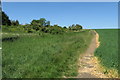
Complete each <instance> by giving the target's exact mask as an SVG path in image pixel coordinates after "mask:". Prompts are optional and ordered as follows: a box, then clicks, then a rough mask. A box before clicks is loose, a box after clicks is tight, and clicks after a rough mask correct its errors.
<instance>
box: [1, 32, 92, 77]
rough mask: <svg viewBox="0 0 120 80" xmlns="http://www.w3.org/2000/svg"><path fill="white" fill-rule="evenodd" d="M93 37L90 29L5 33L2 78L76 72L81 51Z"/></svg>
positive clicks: (68, 74)
mask: <svg viewBox="0 0 120 80" xmlns="http://www.w3.org/2000/svg"><path fill="white" fill-rule="evenodd" d="M92 37H93V34H92V33H91V31H89V30H87V31H82V32H70V33H64V34H58V35H51V34H43V35H42V36H39V35H19V36H15V35H14V37H12V34H6V35H4V34H3V43H2V47H3V49H2V57H3V59H2V70H3V74H2V75H3V78H39V77H40V78H41V77H43V78H44V77H45V78H57V77H62V76H64V75H65V76H76V75H77V70H78V66H77V60H78V58H79V55H80V54H81V53H83V52H84V51H85V50H86V48H87V47H88V45H89V43H90V41H91V39H92Z"/></svg>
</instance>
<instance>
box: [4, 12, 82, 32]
mask: <svg viewBox="0 0 120 80" xmlns="http://www.w3.org/2000/svg"><path fill="white" fill-rule="evenodd" d="M2 25H3V27H2V30H3V32H17V33H19V32H20V33H21V32H22V33H23V32H25V33H40V34H41V32H43V33H50V34H62V33H64V32H68V31H80V30H81V29H82V26H81V25H79V24H76V25H74V24H73V25H72V26H68V27H61V26H59V25H57V24H55V25H51V24H50V21H47V20H46V19H45V18H40V19H39V20H35V19H34V20H32V21H31V22H30V24H25V25H21V24H19V21H18V20H10V19H9V17H8V16H7V15H6V14H5V13H4V12H2Z"/></svg>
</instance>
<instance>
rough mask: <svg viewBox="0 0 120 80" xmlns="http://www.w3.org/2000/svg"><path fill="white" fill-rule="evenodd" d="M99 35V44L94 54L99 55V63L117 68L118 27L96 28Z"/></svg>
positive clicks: (110, 67)
mask: <svg viewBox="0 0 120 80" xmlns="http://www.w3.org/2000/svg"><path fill="white" fill-rule="evenodd" d="M96 31H97V32H98V34H99V36H100V39H99V41H100V46H99V48H97V49H96V52H95V56H97V57H99V59H100V61H101V64H102V65H103V66H105V67H107V68H109V69H112V68H113V69H117V70H118V29H97V30H96Z"/></svg>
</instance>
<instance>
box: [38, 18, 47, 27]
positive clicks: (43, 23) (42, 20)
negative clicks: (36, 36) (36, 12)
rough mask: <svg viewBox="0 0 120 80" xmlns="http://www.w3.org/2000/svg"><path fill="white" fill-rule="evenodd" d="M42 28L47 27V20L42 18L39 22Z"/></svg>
mask: <svg viewBox="0 0 120 80" xmlns="http://www.w3.org/2000/svg"><path fill="white" fill-rule="evenodd" d="M38 21H39V23H40V25H41V26H46V19H45V18H40V20H38Z"/></svg>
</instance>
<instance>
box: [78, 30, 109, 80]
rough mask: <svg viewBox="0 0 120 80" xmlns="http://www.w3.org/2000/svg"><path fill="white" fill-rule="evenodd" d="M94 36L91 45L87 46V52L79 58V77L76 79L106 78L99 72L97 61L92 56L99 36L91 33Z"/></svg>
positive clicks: (97, 45)
mask: <svg viewBox="0 0 120 80" xmlns="http://www.w3.org/2000/svg"><path fill="white" fill-rule="evenodd" d="M93 33H94V34H95V36H94V37H93V39H92V41H91V44H90V45H89V47H88V49H87V51H86V52H85V53H84V54H82V55H81V56H80V59H79V64H78V65H79V70H78V73H79V75H78V76H77V78H107V76H105V75H104V73H102V72H101V71H100V70H99V62H98V59H97V58H96V57H95V56H94V51H95V49H96V48H97V47H99V45H100V42H99V35H98V33H97V32H95V31H93Z"/></svg>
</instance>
